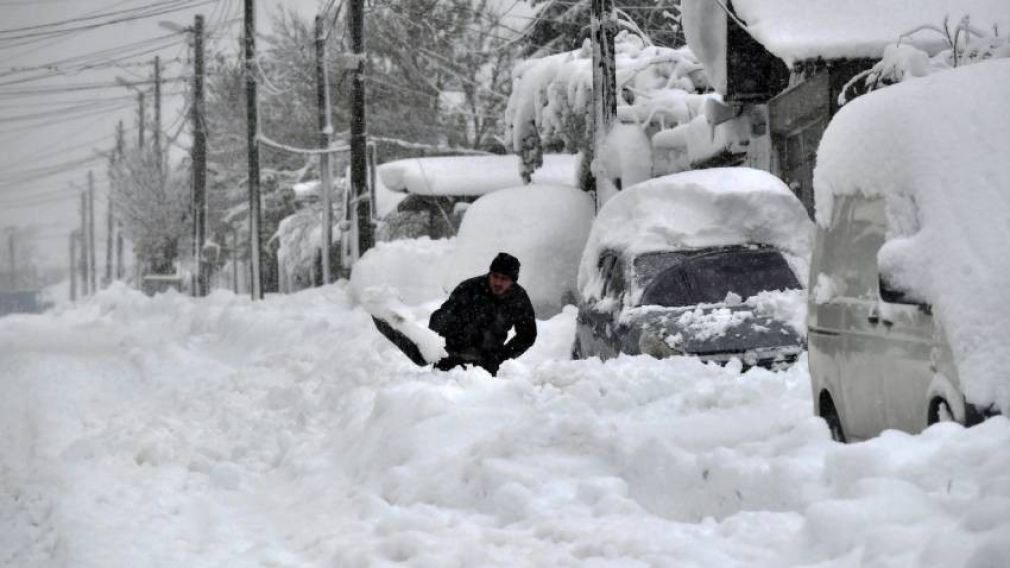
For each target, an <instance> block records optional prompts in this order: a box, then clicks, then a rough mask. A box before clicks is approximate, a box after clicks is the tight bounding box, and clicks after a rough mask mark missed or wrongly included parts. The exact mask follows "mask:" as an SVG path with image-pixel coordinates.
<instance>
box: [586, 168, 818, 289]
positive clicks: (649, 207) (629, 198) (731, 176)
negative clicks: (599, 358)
mask: <svg viewBox="0 0 1010 568" xmlns="http://www.w3.org/2000/svg"><path fill="white" fill-rule="evenodd" d="M812 229H813V223H812V222H811V221H810V219H809V217H807V213H806V210H805V209H804V208H803V205H802V204H801V203H800V201H799V199H797V198H796V196H795V195H794V194H793V192H792V191H790V190H789V188H788V187H786V185H785V184H784V183H783V182H782V180H780V179H778V178H777V177H775V176H773V175H771V174H769V173H767V172H763V171H760V170H755V169H751V168H712V169H706V170H695V171H689V172H681V173H678V174H671V175H668V176H663V177H659V178H655V179H651V180H649V181H646V182H643V183H640V184H638V185H635V186H632V187H629V188H626V189H625V190H624V191H621V192H620V193H618V194H617V195H616V196H615V197H614V198H613V199H611V200H610V201H608V202H607V203H606V205H604V206H603V208H602V209H601V210H600V212H599V214H598V215H597V217H596V221H595V222H594V223H593V229H592V231H591V232H590V234H589V238H588V240H587V242H586V248H585V252H584V253H583V255H582V260H581V263H580V266H579V290H580V292H581V294H582V297H583V298H599V297H600V294H601V293H602V285H603V283H602V282H601V281H600V278H599V275H598V272H599V271H598V269H597V263H598V261H599V258H600V254H601V253H602V252H603V251H605V250H613V251H617V252H619V253H621V254H623V255H625V256H626V257H629V258H631V257H634V256H637V255H639V254H642V253H647V252H655V251H663V250H682V249H697V248H703V247H712V246H724V245H733V244H746V243H754V244H767V245H771V246H774V247H776V248H778V249H779V250H781V251H782V252H783V253H784V254H785V257H786V259H787V260H788V261H789V263H790V265H791V266H792V267H793V270H794V271H796V273H797V277H798V279H799V280H800V282H805V281H806V273H807V266H808V262H809V261H808V258H809V252H810V238H811V236H812V235H811V232H812Z"/></svg>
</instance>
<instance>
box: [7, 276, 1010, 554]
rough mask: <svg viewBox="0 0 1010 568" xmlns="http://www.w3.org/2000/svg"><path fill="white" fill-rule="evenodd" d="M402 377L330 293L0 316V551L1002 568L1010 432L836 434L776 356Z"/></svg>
mask: <svg viewBox="0 0 1010 568" xmlns="http://www.w3.org/2000/svg"><path fill="white" fill-rule="evenodd" d="M573 325H574V313H573V311H572V310H571V308H568V309H567V310H566V311H565V312H564V313H562V314H561V315H559V316H557V317H555V318H553V319H552V320H550V321H546V322H540V332H541V336H540V340H539V342H538V344H537V346H536V347H535V348H534V349H533V350H532V351H531V352H530V353H528V354H527V355H526V356H524V357H523V358H522V359H521V360H519V361H516V362H511V363H507V364H506V365H505V366H504V367H503V369H502V372H501V373H500V375H499V377H498V378H496V379H492V378H491V377H490V376H489V375H487V374H486V373H485V372H483V371H481V370H469V371H463V370H456V371H453V372H450V373H439V372H435V371H430V370H427V369H419V368H417V367H415V366H413V365H412V364H411V363H409V362H408V361H407V360H406V358H405V357H403V356H402V355H400V354H399V353H398V352H397V351H396V350H395V348H393V347H391V346H390V345H388V344H387V343H385V342H384V341H383V340H382V339H381V337H380V336H379V335H378V333H377V332H376V331H375V330H374V328H373V327H372V325H371V323H370V320H369V318H368V316H367V314H365V312H364V311H362V310H361V309H360V308H356V307H354V306H352V304H351V302H350V301H349V299H348V297H347V294H346V292H345V289H344V287H343V285H342V284H337V285H333V286H329V287H326V288H323V289H316V290H310V291H306V292H302V293H299V294H295V295H292V296H276V297H271V298H269V299H268V300H266V301H264V302H259V303H255V304H254V303H252V302H251V301H249V300H248V299H246V298H244V297H235V296H233V295H231V294H229V293H226V292H216V293H215V294H214V295H212V296H211V297H209V298H206V299H203V300H193V299H190V298H186V297H183V296H179V295H163V296H159V297H157V298H154V299H149V298H145V297H143V296H141V295H140V294H139V293H137V292H134V291H130V290H127V289H125V288H123V287H121V286H118V287H114V288H113V289H111V290H108V291H106V292H102V293H100V294H99V295H98V296H97V297H96V298H94V299H92V300H90V301H89V302H87V303H85V304H83V305H81V306H79V307H77V308H75V309H71V310H64V311H61V312H58V313H54V314H47V315H43V316H16V317H7V318H3V319H0V566H12V567H14V566H16V567H33V566H73V567H89V568H90V567H96V568H98V567H101V568H110V567H135V566H145V567H154V566H180V567H181V566H185V567H203V566H228V567H242V566H277V567H288V566H327V567H343V566H347V567H359V566H382V565H393V564H397V565H399V564H403V565H408V566H432V567H447V566H459V567H471V566H509V567H512V566H657V567H661V566H662V567H665V566H706V567H707V566H720V567H722V566H822V567H827V566H832V567H844V566H944V567H950V566H971V567H987V566H1006V565H1008V564H1010V452H1008V448H1010V422H1008V421H1007V420H1006V419H1003V418H997V419H994V420H990V421H989V422H987V423H985V424H983V425H982V426H979V427H977V428H974V429H971V430H965V429H963V428H961V427H959V426H957V425H948V424H945V425H940V426H937V427H933V428H931V429H929V430H928V431H926V432H925V433H924V434H922V435H919V436H908V435H905V434H901V433H897V432H888V433H885V435H883V436H881V437H880V438H878V439H875V440H872V441H870V442H867V443H861V444H852V445H848V446H842V445H839V444H835V443H833V442H832V441H831V440H830V437H829V435H828V431H827V428H826V427H825V426H824V424H823V423H822V422H821V421H820V420H818V419H815V418H813V417H812V416H811V402H810V393H809V384H808V379H807V375H806V363H805V360H803V361H801V363H800V364H798V365H796V366H795V367H793V368H792V369H790V370H788V371H785V372H781V373H771V372H768V371H764V370H761V369H754V370H750V371H748V372H747V373H744V374H740V373H739V369H738V368H732V367H731V368H720V367H715V366H705V365H702V364H700V363H699V362H697V361H695V360H692V359H683V358H680V359H668V360H662V361H660V360H654V359H651V358H648V357H639V358H621V359H617V360H614V361H610V362H607V363H606V364H603V363H600V362H599V361H597V360H588V361H568V360H566V359H567V353H568V349H569V346H570V342H571V337H572V332H573V331H572V330H573Z"/></svg>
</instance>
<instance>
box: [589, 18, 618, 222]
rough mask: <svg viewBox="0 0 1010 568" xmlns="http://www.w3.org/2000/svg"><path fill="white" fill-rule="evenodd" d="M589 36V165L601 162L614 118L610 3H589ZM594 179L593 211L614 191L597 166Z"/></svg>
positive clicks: (614, 25)
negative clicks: (590, 61) (590, 143)
mask: <svg viewBox="0 0 1010 568" xmlns="http://www.w3.org/2000/svg"><path fill="white" fill-rule="evenodd" d="M592 2H593V5H592V20H591V22H590V23H591V33H592V38H593V40H592V41H593V110H594V113H593V118H594V122H593V127H594V129H593V130H594V131H593V163H594V164H602V163H604V160H603V156H602V155H601V154H602V153H603V152H605V151H606V147H605V146H606V140H607V135H609V134H610V131H611V129H612V128H613V126H614V118H615V117H616V115H617V70H616V67H617V64H616V62H615V61H614V35H616V33H617V23H616V21H615V20H614V1H613V0H592ZM593 176H594V177H595V178H596V209H597V210H599V208H600V207H601V206H602V205H603V203H604V202H605V201H606V200H607V199H609V198H610V197H611V196H613V195H614V194H615V193H616V192H617V191H618V188H617V187H616V186H615V185H614V182H613V180H612V179H611V178H610V175H609V172H607V171H606V169H605V168H603V167H601V166H597V167H594V168H593Z"/></svg>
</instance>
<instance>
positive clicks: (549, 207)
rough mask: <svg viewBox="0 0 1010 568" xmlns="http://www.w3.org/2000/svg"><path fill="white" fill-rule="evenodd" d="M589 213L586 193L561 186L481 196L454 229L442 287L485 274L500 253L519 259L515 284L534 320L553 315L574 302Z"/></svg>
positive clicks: (517, 188)
mask: <svg viewBox="0 0 1010 568" xmlns="http://www.w3.org/2000/svg"><path fill="white" fill-rule="evenodd" d="M594 209H595V207H594V205H593V201H592V199H591V198H590V197H589V195H588V194H586V193H585V192H582V191H580V190H577V189H574V188H572V187H564V186H549V185H529V186H522V187H514V188H511V189H505V190H501V191H497V192H495V193H492V194H490V195H486V196H484V197H481V198H480V199H478V200H477V201H475V202H474V203H473V204H472V205H471V206H470V207H469V208H468V209H467V211H466V215H465V216H464V217H463V223H462V224H461V225H460V227H459V233H458V234H457V236H456V247H455V250H454V251H453V252H452V260H451V262H450V268H449V271H448V272H447V274H446V280H445V281H444V284H445V288H446V289H447V290H452V288H454V287H455V286H456V285H457V284H459V283H460V282H461V281H462V280H464V279H466V278H469V277H471V276H477V275H479V274H486V273H487V270H488V266H489V265H490V264H491V260H492V259H493V258H494V256H495V255H496V254H497V253H498V252H499V251H504V252H508V253H509V254H511V255H513V256H515V257H516V258H518V259H519V262H520V263H521V265H522V267H521V268H520V270H519V283H520V284H522V286H523V288H525V289H526V292H527V293H528V294H529V296H530V300H531V301H532V302H533V307H534V309H535V310H536V313H537V316H538V317H546V316H551V315H554V314H556V313H558V312H559V311H560V310H561V307H562V306H564V305H565V304H566V303H569V302H571V301H573V300H574V298H575V277H576V273H577V271H578V264H579V257H580V256H581V255H582V247H583V245H585V242H586V236H587V235H588V234H589V229H590V226H591V225H592V222H593V212H594Z"/></svg>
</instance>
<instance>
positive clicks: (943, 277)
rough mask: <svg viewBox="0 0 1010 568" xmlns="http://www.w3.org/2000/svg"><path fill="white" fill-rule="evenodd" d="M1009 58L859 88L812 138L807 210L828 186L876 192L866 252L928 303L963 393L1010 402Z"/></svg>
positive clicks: (827, 212)
mask: <svg viewBox="0 0 1010 568" xmlns="http://www.w3.org/2000/svg"><path fill="white" fill-rule="evenodd" d="M1008 99H1010V60H1006V59H1001V60H995V61H988V62H983V63H978V64H975V65H969V66H966V67H961V68H958V69H955V70H952V71H948V72H945V73H938V74H935V75H931V76H929V77H925V78H922V79H918V80H915V81H910V82H906V83H902V84H900V85H895V86H893V87H889V88H887V89H883V90H881V91H877V92H874V93H870V94H868V95H865V96H863V97H859V98H858V99H856V100H855V101H853V102H852V103H850V104H849V105H846V106H845V107H843V108H842V110H841V111H840V112H839V113H838V114H837V115H836V116H835V118H834V120H832V122H831V124H830V125H829V126H828V129H827V131H826V132H825V135H824V139H823V140H822V141H821V145H820V149H819V150H818V161H817V168H816V169H815V171H814V187H815V197H816V203H817V221H818V223H819V224H821V225H822V226H827V223H828V222H829V220H830V219H831V212H832V204H833V198H834V196H835V195H839V194H853V193H858V192H862V193H864V194H866V195H870V196H873V195H882V196H884V198H885V199H886V204H887V205H886V206H887V216H888V220H889V225H890V226H889V228H888V234H887V242H886V243H885V245H884V246H883V247H882V248H881V250H880V252H879V254H878V259H879V263H880V266H881V271H882V272H883V273H885V274H886V276H887V277H888V278H889V281H890V282H892V283H893V284H894V285H896V286H898V287H900V288H902V289H904V290H907V291H909V292H910V293H912V295H913V296H914V297H916V298H919V299H921V300H923V301H926V302H928V303H930V304H932V305H933V308H934V313H935V315H936V318H937V319H938V320H939V321H940V322H941V324H942V325H943V328H944V330H945V332H946V335H947V339H948V340H949V341H950V344H951V347H952V349H953V351H954V356H955V359H956V362H957V364H958V371H959V374H960V379H961V383H962V387H963V389H964V391H965V395H966V396H967V398H968V400H969V401H971V402H975V403H978V404H985V403H988V402H996V403H997V404H998V406H999V408H1000V409H1002V411H1003V413H1005V414H1006V413H1010V381H1008V380H1007V377H1006V373H1005V361H1006V360H1007V358H1008V357H1010V347H1008V344H1007V342H1006V330H1007V329H1010V303H1008V302H1007V301H1006V291H1007V290H1008V289H1010V262H1007V260H1006V258H1007V256H1006V244H1007V243H1008V242H1010V198H1008V194H1007V188H1008V187H1010V161H1008V160H1007V159H1006V157H1007V156H1010V138H1008V137H1007V132H1010V113H1007V112H1006V101H1007V100H1008Z"/></svg>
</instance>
